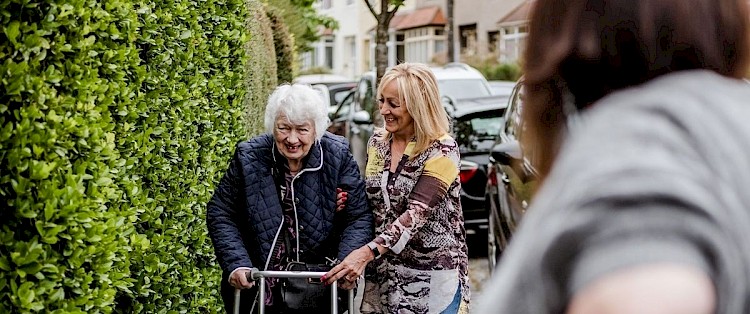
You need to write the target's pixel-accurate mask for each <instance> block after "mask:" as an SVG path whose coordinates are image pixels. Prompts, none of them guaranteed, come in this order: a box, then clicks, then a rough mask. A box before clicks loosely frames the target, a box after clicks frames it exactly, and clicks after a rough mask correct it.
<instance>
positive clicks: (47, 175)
mask: <svg viewBox="0 0 750 314" xmlns="http://www.w3.org/2000/svg"><path fill="white" fill-rule="evenodd" d="M0 19H1V20H2V22H1V23H2V24H0V27H2V33H1V34H0V60H1V61H0V62H2V64H1V65H0V99H1V100H0V169H2V170H0V171H1V172H0V200H1V201H0V202H2V204H1V205H0V206H2V208H3V209H2V211H0V271H1V272H0V313H29V312H47V313H97V312H103V313H108V312H111V311H112V308H113V304H114V300H115V296H116V295H117V294H118V293H121V292H123V291H127V290H128V289H129V287H131V286H132V283H131V281H130V279H129V278H130V276H131V272H130V260H129V256H128V252H129V251H131V250H132V241H131V239H132V238H137V235H136V234H135V232H134V227H133V224H132V223H133V221H134V220H135V218H136V215H135V210H134V209H133V208H132V207H129V206H121V205H122V204H123V203H122V200H123V198H124V197H125V193H126V192H125V189H124V186H123V185H121V184H120V180H119V176H120V175H122V173H123V172H125V171H126V168H125V165H124V164H123V161H124V160H123V159H121V152H120V151H119V148H118V146H117V141H118V136H119V135H118V133H117V130H116V128H115V124H114V120H115V119H116V117H115V116H113V113H114V114H115V115H116V114H117V111H118V110H126V111H127V110H132V109H134V105H135V101H134V100H133V98H135V97H134V95H136V94H138V88H139V85H140V82H141V79H140V77H141V76H142V75H143V71H142V68H141V67H140V66H139V62H140V61H139V58H138V52H137V50H136V45H135V39H136V36H137V32H138V29H137V26H138V17H137V15H136V13H135V11H134V10H133V7H132V6H131V5H130V4H129V3H128V2H124V1H119V0H103V1H58V2H51V1H50V2H47V1H33V0H32V1H28V0H9V1H4V2H2V4H0Z"/></svg>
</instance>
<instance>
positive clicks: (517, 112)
mask: <svg viewBox="0 0 750 314" xmlns="http://www.w3.org/2000/svg"><path fill="white" fill-rule="evenodd" d="M522 96H523V85H520V84H519V85H518V86H517V87H516V90H515V91H514V93H513V96H512V98H511V101H510V103H509V104H508V109H507V110H508V112H507V114H506V120H505V134H507V135H508V137H509V138H510V139H513V140H518V138H519V134H518V132H519V128H520V126H521V108H522V107H523V106H522V104H523V101H522Z"/></svg>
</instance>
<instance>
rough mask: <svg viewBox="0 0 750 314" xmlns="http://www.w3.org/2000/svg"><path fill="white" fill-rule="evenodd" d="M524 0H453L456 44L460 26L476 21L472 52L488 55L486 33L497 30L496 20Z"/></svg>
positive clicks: (458, 39) (458, 38)
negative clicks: (474, 41)
mask: <svg viewBox="0 0 750 314" xmlns="http://www.w3.org/2000/svg"><path fill="white" fill-rule="evenodd" d="M428 1H437V0H428ZM524 1H525V0H454V2H453V8H454V10H453V13H454V21H453V24H454V26H455V28H454V33H455V38H456V41H457V45H456V46H458V42H459V41H460V36H461V33H460V32H459V29H460V27H461V26H462V25H470V24H474V23H476V25H477V28H476V32H477V36H476V46H475V47H474V48H475V49H473V50H474V53H475V54H476V55H478V56H480V57H482V56H486V55H488V54H489V52H490V48H489V47H488V42H489V41H490V39H489V37H488V36H487V33H488V32H489V31H498V27H497V21H499V20H500V19H501V18H503V17H504V16H505V15H506V14H508V13H509V12H510V11H511V10H513V9H514V8H516V7H517V6H518V5H520V4H521V3H523V2H524ZM470 50H471V49H470Z"/></svg>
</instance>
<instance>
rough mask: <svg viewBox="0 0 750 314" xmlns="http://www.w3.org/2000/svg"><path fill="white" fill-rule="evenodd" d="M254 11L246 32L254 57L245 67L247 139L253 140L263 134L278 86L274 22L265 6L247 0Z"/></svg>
mask: <svg viewBox="0 0 750 314" xmlns="http://www.w3.org/2000/svg"><path fill="white" fill-rule="evenodd" d="M247 1H248V10H249V12H251V15H250V17H249V18H248V20H247V29H248V31H249V32H250V34H253V36H252V37H251V38H250V41H249V42H248V43H247V45H246V46H245V49H246V50H247V55H248V56H252V58H250V60H249V62H248V63H247V64H246V66H245V73H246V74H247V80H246V90H247V95H246V96H245V126H246V130H247V136H248V137H252V136H255V135H258V134H260V133H262V132H263V130H264V128H263V118H262V117H263V112H264V111H265V107H266V106H265V105H266V101H267V100H268V96H269V95H270V94H271V92H272V91H273V89H274V88H275V87H276V84H277V83H276V82H277V81H276V77H277V75H276V62H274V61H273V60H276V53H275V50H274V45H273V34H272V32H271V26H270V25H271V22H270V21H269V20H268V16H266V11H265V9H264V6H263V4H262V3H260V2H259V1H258V0H247Z"/></svg>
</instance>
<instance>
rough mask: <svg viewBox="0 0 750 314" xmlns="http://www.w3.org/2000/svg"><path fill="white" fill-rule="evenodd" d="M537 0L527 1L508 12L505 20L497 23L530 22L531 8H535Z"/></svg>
mask: <svg viewBox="0 0 750 314" xmlns="http://www.w3.org/2000/svg"><path fill="white" fill-rule="evenodd" d="M534 2H536V0H526V1H524V2H522V3H521V4H519V5H518V6H517V7H515V8H514V9H513V10H511V11H510V12H508V14H506V15H505V16H503V18H501V19H500V20H499V21H497V23H498V24H514V23H518V22H525V21H528V20H529V18H530V16H529V14H531V8H533V7H534Z"/></svg>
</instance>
